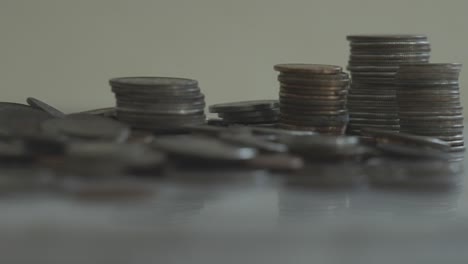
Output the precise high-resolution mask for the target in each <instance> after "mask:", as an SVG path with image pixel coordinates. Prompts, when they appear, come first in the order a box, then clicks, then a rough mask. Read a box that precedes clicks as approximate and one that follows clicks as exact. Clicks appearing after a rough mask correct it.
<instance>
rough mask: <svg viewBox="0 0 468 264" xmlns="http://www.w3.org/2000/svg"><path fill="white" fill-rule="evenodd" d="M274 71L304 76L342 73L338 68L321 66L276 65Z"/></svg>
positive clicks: (299, 64)
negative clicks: (302, 74) (304, 74)
mask: <svg viewBox="0 0 468 264" xmlns="http://www.w3.org/2000/svg"><path fill="white" fill-rule="evenodd" d="M274 69H275V70H276V71H279V72H284V73H306V74H339V73H341V72H342V70H343V69H342V68H341V67H340V66H335V65H323V64H301V63H289V64H277V65H275V66H274Z"/></svg>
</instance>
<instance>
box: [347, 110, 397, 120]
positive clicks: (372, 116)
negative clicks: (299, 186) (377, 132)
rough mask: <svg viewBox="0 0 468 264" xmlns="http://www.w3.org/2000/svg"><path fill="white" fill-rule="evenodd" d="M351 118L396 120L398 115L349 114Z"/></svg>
mask: <svg viewBox="0 0 468 264" xmlns="http://www.w3.org/2000/svg"><path fill="white" fill-rule="evenodd" d="M349 116H350V117H351V118H370V119H373V118H376V119H395V120H396V119H398V113H389V114H385V113H372V112H371V113H368V112H349Z"/></svg>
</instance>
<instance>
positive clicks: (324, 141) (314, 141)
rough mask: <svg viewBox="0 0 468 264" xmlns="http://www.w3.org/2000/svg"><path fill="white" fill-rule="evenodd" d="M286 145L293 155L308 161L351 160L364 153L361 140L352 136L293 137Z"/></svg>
mask: <svg viewBox="0 0 468 264" xmlns="http://www.w3.org/2000/svg"><path fill="white" fill-rule="evenodd" d="M286 144H287V145H288V146H289V149H290V151H291V152H292V153H296V154H299V155H303V156H304V157H305V158H308V159H329V158H350V157H356V156H359V155H361V154H362V153H363V148H361V145H360V141H359V138H358V137H350V136H323V135H322V136H310V137H291V138H289V140H288V141H287V142H286Z"/></svg>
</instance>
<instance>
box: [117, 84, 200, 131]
mask: <svg viewBox="0 0 468 264" xmlns="http://www.w3.org/2000/svg"><path fill="white" fill-rule="evenodd" d="M110 85H111V86H112V91H113V92H114V93H115V97H116V100H117V107H116V115H117V118H118V119H119V120H121V121H123V122H125V123H128V124H129V125H131V126H132V127H134V128H140V129H148V130H152V131H156V132H165V131H167V132H169V131H179V130H184V129H183V127H184V126H187V125H199V124H203V123H205V114H204V109H205V96H204V95H203V94H202V93H201V91H200V88H199V87H198V82H197V81H196V80H191V79H182V78H169V77H125V78H115V79H111V80H110Z"/></svg>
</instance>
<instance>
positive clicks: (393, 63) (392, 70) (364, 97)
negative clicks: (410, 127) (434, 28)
mask: <svg viewBox="0 0 468 264" xmlns="http://www.w3.org/2000/svg"><path fill="white" fill-rule="evenodd" d="M347 39H348V41H350V48H351V54H350V59H349V64H348V70H349V71H350V73H351V80H352V81H351V87H350V91H349V95H348V110H349V115H350V121H349V125H348V133H349V134H355V135H358V134H360V130H361V128H363V127H368V128H379V129H386V130H393V131H398V130H399V119H398V108H397V103H396V85H395V83H394V79H395V75H396V73H397V71H398V67H399V65H400V64H405V63H426V62H428V61H429V56H430V51H431V46H430V44H429V42H428V39H427V37H426V36H424V35H351V36H348V37H347Z"/></svg>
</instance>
